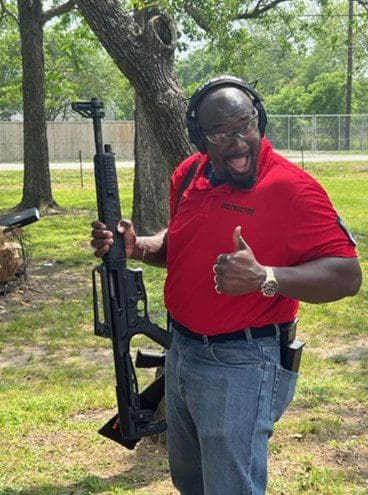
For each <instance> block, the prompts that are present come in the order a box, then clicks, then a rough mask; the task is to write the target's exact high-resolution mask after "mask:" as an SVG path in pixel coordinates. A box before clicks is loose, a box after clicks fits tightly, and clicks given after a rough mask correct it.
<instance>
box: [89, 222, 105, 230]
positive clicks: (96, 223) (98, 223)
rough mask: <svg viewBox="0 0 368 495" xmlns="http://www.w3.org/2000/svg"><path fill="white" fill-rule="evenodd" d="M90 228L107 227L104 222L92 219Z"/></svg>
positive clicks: (102, 228)
mask: <svg viewBox="0 0 368 495" xmlns="http://www.w3.org/2000/svg"><path fill="white" fill-rule="evenodd" d="M92 228H93V229H94V230H105V229H106V228H107V227H106V225H105V224H104V223H102V222H100V221H99V220H94V221H93V222H92Z"/></svg>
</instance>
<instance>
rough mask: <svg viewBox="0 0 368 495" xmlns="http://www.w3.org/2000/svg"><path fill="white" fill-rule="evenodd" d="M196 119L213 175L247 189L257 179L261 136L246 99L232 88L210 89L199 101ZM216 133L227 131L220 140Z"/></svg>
mask: <svg viewBox="0 0 368 495" xmlns="http://www.w3.org/2000/svg"><path fill="white" fill-rule="evenodd" d="M198 119H199V125H200V128H201V130H202V135H203V139H205V142H206V146H207V153H208V155H209V157H210V159H211V162H212V166H213V168H214V170H215V175H216V177H217V178H219V179H226V181H227V182H228V183H229V184H231V185H232V186H234V187H237V188H240V189H242V188H245V189H249V188H251V187H252V186H253V185H254V184H255V182H256V179H257V169H258V166H257V164H258V158H259V153H260V149H261V136H260V133H259V130H258V125H257V122H258V121H257V117H255V110H254V107H253V103H252V101H251V100H250V98H248V96H247V95H246V94H245V93H244V92H243V91H241V90H240V89H238V88H234V87H225V88H219V89H217V90H214V91H213V92H212V93H210V94H208V95H207V96H205V97H204V99H203V101H202V102H201V103H200V106H199V109H198ZM252 119H253V120H252ZM229 131H234V132H229ZM236 131H239V133H240V134H239V135H238V134H237V133H236ZM220 133H228V134H226V135H225V136H224V139H221V134H220ZM213 137H214V138H215V139H214V140H215V141H216V144H215V143H213V142H211V140H213V139H212V138H213ZM219 138H220V139H219Z"/></svg>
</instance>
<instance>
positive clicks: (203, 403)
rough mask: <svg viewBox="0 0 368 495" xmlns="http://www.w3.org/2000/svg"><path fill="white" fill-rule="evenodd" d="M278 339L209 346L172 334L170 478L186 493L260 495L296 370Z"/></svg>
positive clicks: (168, 398) (169, 365) (168, 388)
mask: <svg viewBox="0 0 368 495" xmlns="http://www.w3.org/2000/svg"><path fill="white" fill-rule="evenodd" d="M279 363H280V346H279V339H278V338H277V337H266V338H261V339H254V340H252V339H251V337H250V336H249V335H248V336H247V338H246V334H244V341H243V340H237V341H228V342H225V343H208V342H207V343H206V342H202V341H197V340H193V339H189V338H187V337H184V336H183V335H181V334H178V333H177V332H176V331H175V330H174V339H173V344H172V347H171V349H170V350H169V351H168V352H167V355H166V365H165V369H166V377H165V380H166V407H167V423H168V447H169V462H170V470H171V476H172V480H173V483H174V485H175V486H176V488H177V489H178V490H179V491H180V493H181V494H182V495H229V494H231V495H261V494H264V493H265V490H266V485H267V450H268V439H269V438H270V436H271V435H272V430H273V425H274V422H275V421H277V420H278V419H279V418H280V417H281V415H282V413H283V412H284V411H285V409H286V407H287V406H288V404H289V403H290V402H291V400H292V398H293V395H294V390H295V385H296V380H297V376H298V375H297V373H292V372H290V371H287V370H285V369H283V368H282V367H281V366H280V364H279Z"/></svg>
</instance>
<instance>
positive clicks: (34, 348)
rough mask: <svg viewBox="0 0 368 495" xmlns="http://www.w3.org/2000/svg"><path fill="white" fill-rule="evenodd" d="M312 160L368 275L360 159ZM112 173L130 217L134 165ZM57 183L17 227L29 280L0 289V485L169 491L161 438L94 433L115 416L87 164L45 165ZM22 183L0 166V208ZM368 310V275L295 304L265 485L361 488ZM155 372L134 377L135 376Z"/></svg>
mask: <svg viewBox="0 0 368 495" xmlns="http://www.w3.org/2000/svg"><path fill="white" fill-rule="evenodd" d="M306 169H307V171H308V172H309V173H311V174H312V175H314V176H315V177H317V178H318V179H319V180H320V181H321V182H322V184H323V185H324V186H325V187H326V189H327V190H328V192H329V194H330V196H331V198H332V199H333V202H334V204H335V206H336V207H337V209H338V211H339V213H340V215H341V216H342V217H343V218H344V220H345V222H346V223H347V225H348V226H349V227H350V229H351V230H352V232H353V233H354V235H355V237H356V238H357V240H358V242H359V254H360V258H361V262H362V267H363V270H364V273H365V275H366V276H367V272H368V264H367V259H368V256H367V235H368V221H367V211H368V199H367V198H368V165H367V163H365V162H361V163H360V162H354V163H352V164H348V163H321V164H308V163H306ZM118 174H119V183H120V186H121V190H120V195H121V200H122V207H123V211H124V214H125V215H126V216H129V215H130V213H131V201H132V184H133V171H132V170H131V169H120V170H119V171H118ZM52 181H53V192H54V197H55V199H56V201H57V202H58V204H59V205H60V206H61V207H62V210H61V211H60V213H58V214H55V215H51V216H49V217H43V218H41V220H40V221H39V222H37V223H35V224H32V225H30V226H28V227H26V228H25V231H26V232H25V234H26V239H25V243H26V246H27V251H28V253H29V254H30V256H31V262H30V265H29V267H28V279H27V281H26V282H25V284H24V285H23V286H20V287H18V288H17V290H15V291H13V292H11V293H8V294H5V295H3V296H0V323H1V324H0V354H1V357H0V379H1V382H0V394H1V396H0V398H1V400H0V494H1V495H67V494H68V495H71V494H73V495H90V494H91V495H92V494H99V495H112V494H116V495H122V494H124V495H130V494H140V495H143V494H150V495H169V494H176V493H177V492H176V491H175V490H174V488H173V487H172V484H171V482H170V478H169V474H168V466H167V459H166V453H165V450H164V449H163V448H162V446H160V445H157V444H153V443H151V442H150V441H147V440H145V441H143V442H141V444H139V446H138V448H137V449H136V450H135V451H133V452H131V451H127V450H125V449H123V448H121V447H120V446H119V445H117V444H114V443H112V442H110V441H108V440H105V439H103V438H102V437H101V436H99V435H98V434H97V433H96V430H97V429H98V428H99V427H100V426H102V425H103V424H104V422H106V421H107V420H108V419H109V418H110V417H111V416H112V415H113V414H114V413H115V391H114V385H115V384H114V367H113V359H112V354H111V344H110V342H109V341H108V340H104V339H101V338H97V337H95V336H94V334H93V328H92V325H93V315H92V297H91V276H90V272H91V269H92V267H93V266H95V265H96V264H97V263H98V260H97V259H95V258H94V257H93V254H92V250H91V249H90V248H89V236H90V230H91V227H90V224H91V221H92V220H93V219H95V218H96V200H95V192H94V182H93V176H92V172H89V171H86V172H85V175H84V188H83V189H82V188H81V185H80V177H79V171H53V172H52ZM21 192H22V173H21V172H0V205H1V210H0V213H3V212H5V211H6V209H8V208H11V207H13V206H15V205H16V203H17V201H19V200H20V198H21ZM132 266H139V265H138V264H137V263H135V264H134V263H132ZM144 278H145V284H146V289H147V292H148V295H149V308H150V313H151V315H152V319H154V320H155V321H158V322H159V323H161V324H164V321H165V310H164V308H163V306H162V286H163V280H164V272H163V270H160V269H156V268H151V267H144ZM365 278H367V277H365ZM367 319H368V311H367V282H366V281H364V285H363V287H362V289H361V291H360V293H359V295H358V296H356V297H355V298H353V299H350V298H349V299H346V300H343V301H340V302H336V303H333V304H328V305H308V304H304V305H302V308H301V311H300V330H299V335H300V336H301V338H302V339H304V340H305V341H306V342H307V346H306V349H305V353H304V358H303V362H302V369H301V377H300V380H299V386H298V391H297V395H296V398H295V401H294V403H293V406H292V407H290V408H289V410H288V412H287V414H286V415H285V416H284V418H283V419H282V420H281V421H280V422H279V423H278V424H277V426H276V431H275V434H274V436H273V438H272V440H271V445H270V482H269V491H268V493H269V494H270V495H283V494H284V495H298V494H310V495H319V494H320V495H350V494H352V495H363V494H366V493H367V489H368V469H367V466H368V434H367V423H368V422H367V411H366V405H367V399H368V394H367V383H368V379H367V368H368V366H367V357H368V349H367ZM138 344H143V345H147V344H148V342H147V341H146V340H145V339H144V338H137V339H136V340H135V341H134V348H135V346H136V345H138ZM151 379H152V375H151V374H150V373H148V372H140V373H139V380H140V383H141V385H142V386H143V384H144V383H147V382H148V381H150V380H151ZM193 495H194V494H193Z"/></svg>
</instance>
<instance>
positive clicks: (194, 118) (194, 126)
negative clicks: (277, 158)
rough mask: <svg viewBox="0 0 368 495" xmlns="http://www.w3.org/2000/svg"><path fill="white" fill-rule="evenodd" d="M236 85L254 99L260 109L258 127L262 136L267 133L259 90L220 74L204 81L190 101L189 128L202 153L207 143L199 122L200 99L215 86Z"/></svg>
mask: <svg viewBox="0 0 368 495" xmlns="http://www.w3.org/2000/svg"><path fill="white" fill-rule="evenodd" d="M225 86H230V87H236V88H239V89H241V90H242V91H244V93H245V94H246V95H247V96H248V97H249V98H250V99H251V100H252V102H253V105H254V106H255V108H256V109H257V111H258V129H259V132H260V134H261V137H263V136H264V135H265V131H266V124H267V114H266V110H265V108H264V106H263V105H262V98H261V97H260V95H259V94H258V93H257V91H256V90H255V89H254V88H252V86H250V85H249V84H247V83H246V82H245V81H243V80H242V79H240V78H238V77H233V76H226V75H225V76H219V77H215V78H214V79H210V80H209V81H207V82H206V83H204V84H203V85H202V86H201V87H200V88H198V89H197V91H196V92H195V93H194V94H193V96H192V97H191V99H190V101H189V106H188V110H187V113H186V120H187V128H188V134H189V139H190V141H191V142H192V143H193V144H195V145H196V147H197V149H198V150H199V151H201V152H202V153H205V152H206V150H207V146H206V143H205V141H204V139H203V137H202V134H201V131H200V127H199V123H198V115H197V110H198V106H199V103H200V101H201V100H202V99H203V97H204V96H205V95H206V94H207V93H208V92H209V90H210V89H212V88H215V87H225Z"/></svg>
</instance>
